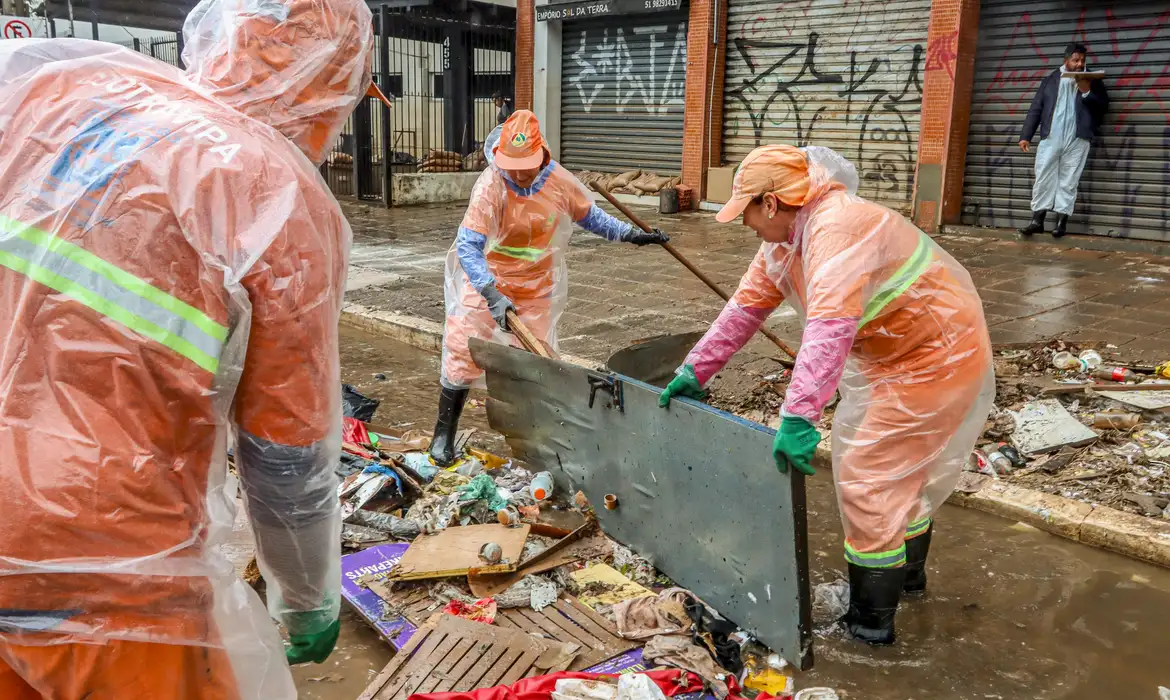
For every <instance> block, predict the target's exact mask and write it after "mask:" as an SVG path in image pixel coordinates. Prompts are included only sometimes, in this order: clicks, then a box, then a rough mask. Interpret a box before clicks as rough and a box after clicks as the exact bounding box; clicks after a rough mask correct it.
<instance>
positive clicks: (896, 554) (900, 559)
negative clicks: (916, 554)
mask: <svg viewBox="0 0 1170 700" xmlns="http://www.w3.org/2000/svg"><path fill="white" fill-rule="evenodd" d="M845 560H846V561H848V562H849V563H851V564H856V565H858V566H864V567H866V568H869V569H892V568H894V567H895V566H902V565H903V564H905V563H906V545H904V544H903V545H900V546H899V547H898V548H897V549H891V550H890V551H888V552H859V551H857V550H856V549H854V548H853V545H851V544H849V541H848V540H846V541H845Z"/></svg>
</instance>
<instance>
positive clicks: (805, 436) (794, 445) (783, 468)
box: [772, 416, 821, 476]
mask: <svg viewBox="0 0 1170 700" xmlns="http://www.w3.org/2000/svg"><path fill="white" fill-rule="evenodd" d="M820 442H821V434H820V433H818V432H817V429H816V428H814V427H813V424H812V423H809V422H808V421H807V420H805V419H803V418H800V417H798V416H784V419H783V420H781V421H780V429H779V430H777V431H776V440H775V441H774V442H773V443H772V456H773V457H774V458H775V459H776V468H777V469H779V470H780V473H781V474H787V473H788V467H789V466H792V467H793V468H794V469H796V471H798V472H800V473H801V474H806V475H808V476H812V475H814V474H816V473H817V472H816V470H815V469H813V467H812V458H813V455H815V454H816V453H817V445H818V444H820Z"/></svg>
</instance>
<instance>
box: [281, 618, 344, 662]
mask: <svg viewBox="0 0 1170 700" xmlns="http://www.w3.org/2000/svg"><path fill="white" fill-rule="evenodd" d="M308 614H309V615H316V614H319V613H308ZM340 633H341V620H338V619H335V620H333V622H332V624H330V625H329V626H328V627H326V628H325V629H323V630H321V631H320V632H314V633H312V634H290V635H289V637H288V642H289V643H288V646H286V647H285V648H284V655H285V658H287V659H288V665H289V666H295V665H297V664H307V663H309V662H310V661H311V662H313V663H315V664H323V663H325V659H328V658H329V655H330V654H332V653H333V647H334V646H335V645H336V644H337V636H338V635H339V634H340Z"/></svg>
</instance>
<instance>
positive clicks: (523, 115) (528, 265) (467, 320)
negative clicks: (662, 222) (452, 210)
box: [430, 110, 670, 466]
mask: <svg viewBox="0 0 1170 700" xmlns="http://www.w3.org/2000/svg"><path fill="white" fill-rule="evenodd" d="M484 154H485V155H486V156H487V158H488V161H489V165H488V167H487V169H486V170H484V172H483V174H482V175H480V177H479V180H477V181H476V183H475V188H474V189H473V190H472V193H471V201H470V202H469V203H468V205H467V213H466V214H465V215H464V217H463V223H462V224H461V225H460V227H459V233H458V234H457V236H456V238H455V243H454V245H452V246H451V250H450V252H449V253H448V254H447V269H446V284H445V296H446V302H447V322H446V325H445V327H444V333H443V371H442V375H441V377H440V383H441V384H442V389H441V392H440V394H439V417H438V420H437V421H436V423H435V434H434V440H433V441H432V442H431V450H430V454H431V458H432V459H433V460H434V461H435V463H436V464H439V465H441V466H446V465H449V464H450V463H451V462H452V461H454V459H455V433H456V432H457V431H458V429H459V417H460V414H462V412H463V405H464V403H465V402H466V401H467V392H468V390H469V388H470V387H471V386H472V384H473V383H475V382H477V381H479V380H481V378H482V377H483V371H482V370H481V369H479V367H477V366H476V365H475V363H474V362H473V361H472V359H471V352H470V351H469V350H468V340H469V339H470V338H480V339H483V340H488V339H492V338H494V339H495V340H497V341H499V342H503V343H508V342H511V343H513V344H518V343H516V341H515V339H514V338H513V337H512V336H510V335H508V334H507V330H508V322H507V318H506V314H507V312H508V310H509V309H511V310H514V311H515V312H516V313H517V314H518V315H519V317H520V320H521V322H523V323H524V325H525V326H527V327H528V329H529V330H531V331H532V332H533V333H535V334H536V335H538V336H540V338H542V339H543V340H544V341H545V342H546V343H548V344H549V345H550V346H552V347H556V326H557V320H558V319H559V318H560V316H561V313H562V312H563V311H564V309H565V301H566V294H567V287H568V275H567V273H566V270H565V247H566V246H567V245H568V242H569V236H570V235H571V234H572V227H573V224H574V223H576V224H577V225H578V226H580V227H582V228H584V229H585V230H587V231H589V232H591V233H594V234H597V235H598V236H601V237H603V238H605V239H606V240H608V241H611V242H624V243H633V244H634V245H639V246H643V245H648V244H651V243H666V242H667V241H669V240H670V238H669V237H667V235H666V234H665V233H663V232H662V231H659V230H657V229H655V230H654V231H651V232H644V231H642V230H641V229H637V228H634V227H633V226H632V225H631V224H629V223H624V222H621V221H618V220H617V219H615V218H614V217H612V216H610V215H609V214H607V213H606V212H605V211H604V210H603V209H602V208H601V207H599V206H597V205H596V204H594V203H593V198H592V197H590V196H589V193H588V192H586V191H585V187H584V186H583V185H582V184H581V182H580V181H579V180H577V178H575V177H574V176H573V174H572V173H570V172H569V171H568V170H565V169H564V168H562V167H561V166H560V165H558V164H557V162H556V161H554V160H553V159H552V157H551V155H550V154H549V152H548V149H547V148H546V147H545V145H544V137H543V136H542V135H541V133H540V122H538V121H537V119H536V115H534V114H533V113H532V112H529V111H528V110H519V111H516V112H513V113H512V115H511V116H510V117H508V119H507V120H506V121H505V122H504V123H503V124H502V125H500V126H498V127H496V129H495V130H494V131H493V132H492V133H491V134H490V135H489V136H488V138H487V140H486V141H485V143H484Z"/></svg>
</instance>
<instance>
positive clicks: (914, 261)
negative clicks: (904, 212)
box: [858, 231, 934, 327]
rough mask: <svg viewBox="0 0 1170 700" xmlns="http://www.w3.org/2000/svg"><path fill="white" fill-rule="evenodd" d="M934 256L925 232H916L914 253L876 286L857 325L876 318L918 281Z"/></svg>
mask: <svg viewBox="0 0 1170 700" xmlns="http://www.w3.org/2000/svg"><path fill="white" fill-rule="evenodd" d="M933 258H934V254H933V251H932V250H931V247H930V239H929V238H927V237H926V234H925V233H922V232H921V231H920V232H919V233H918V247H916V248H915V249H914V253H913V254H912V255H911V256H910V258H909V259H908V260H907V261H906V262H904V263H902V266H901V267H899V268H898V269H897V271H896V272H894V274H893V275H891V276H890V278H889V279H888V280H886V281H885V283H884V284H882V286H880V287H878V290H877V292H876V293H875V294H874V295H873V298H872V299H870V300H869V302H868V303H867V304H866V305H865V313H863V314H862V316H861V322H860V323H859V324H858V327H861V326H864V325H865V324H867V323H869V322H870V321H872V320H874V319H875V318H877V315H878V314H880V313H881V312H882V309H884V308H886V306H888V305H889V303H890V302H891V301H893V300H895V299H897V298H898V297H899V296H901V295H902V293H903V292H905V291H906V290H907V289H909V288H910V285H912V284H914V283H915V282H917V281H918V278H919V277H921V276H922V273H924V272H926V269H927V268H928V267H930V263H931V261H932V260H933Z"/></svg>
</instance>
